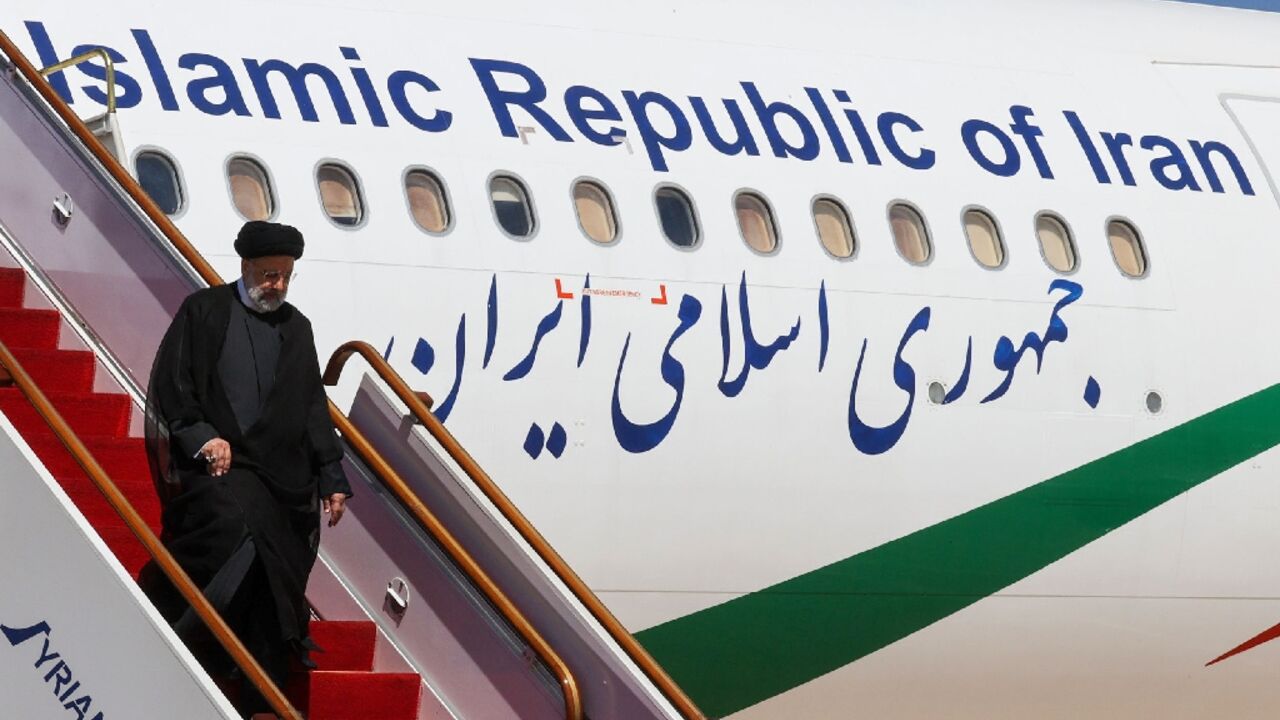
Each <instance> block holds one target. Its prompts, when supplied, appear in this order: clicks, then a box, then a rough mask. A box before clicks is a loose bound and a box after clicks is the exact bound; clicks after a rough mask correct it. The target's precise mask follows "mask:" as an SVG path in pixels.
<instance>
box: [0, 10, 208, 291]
mask: <svg viewBox="0 0 1280 720" xmlns="http://www.w3.org/2000/svg"><path fill="white" fill-rule="evenodd" d="M0 51H2V52H3V53H4V54H5V56H6V57H8V58H9V60H11V61H12V62H13V66H14V67H15V68H16V69H17V70H18V72H19V73H21V74H22V76H23V77H24V78H26V80H27V83H28V84H30V85H31V87H33V88H35V90H36V92H37V93H39V94H40V97H42V98H44V101H45V102H47V103H48V104H49V107H51V108H53V111H54V112H55V113H57V114H58V117H59V118H61V119H62V121H63V122H64V123H66V125H67V128H69V129H70V130H71V132H72V133H73V134H74V135H75V136H76V139H78V140H79V141H80V142H81V143H83V144H84V146H85V149H86V150H88V151H89V153H90V154H91V155H93V156H94V158H95V159H96V160H97V161H98V162H99V163H101V164H102V167H103V168H104V169H105V170H106V171H107V173H108V174H109V175H111V178H112V179H113V180H115V181H116V183H118V184H119V185H120V187H121V189H123V190H124V192H125V193H126V194H127V195H128V196H129V199H130V200H133V202H134V203H135V204H137V206H138V208H139V209H141V210H142V212H143V214H144V215H146V216H147V219H148V220H150V221H151V222H152V223H154V224H155V226H156V227H157V228H158V229H159V230H160V232H161V233H162V234H163V235H164V236H165V238H167V239H168V240H169V242H170V243H172V244H173V246H174V248H175V249H176V250H177V251H178V253H179V254H180V255H181V256H182V258H183V259H184V260H186V261H187V263H188V264H190V265H191V268H192V269H193V270H195V272H196V274H197V275H199V276H200V278H201V279H203V280H204V281H205V282H206V283H208V284H210V285H220V284H222V278H220V277H219V276H218V273H217V271H215V270H214V269H213V266H212V265H210V264H209V263H208V261H206V260H205V259H204V257H202V256H201V255H200V253H199V252H197V251H196V249H195V248H194V247H192V245H191V243H190V242H188V241H187V239H186V238H185V237H183V235H182V232H181V231H179V230H178V227H177V226H176V225H174V224H173V221H172V220H170V219H169V216H168V215H165V214H164V211H163V210H161V209H160V207H159V206H158V205H156V203H155V201H154V200H152V199H151V198H150V197H149V196H148V195H147V194H146V193H145V192H143V190H142V188H141V187H140V186H139V185H138V183H137V181H135V180H134V179H133V177H132V176H131V175H129V171H128V170H127V169H126V168H125V166H124V165H122V164H121V163H120V161H119V160H117V159H116V157H115V156H114V155H112V154H111V153H110V152H108V151H107V149H106V147H105V146H103V144H102V141H100V140H99V139H98V138H97V137H96V136H95V135H94V134H93V131H92V130H90V129H89V127H88V126H87V125H85V124H84V121H83V120H81V119H80V116H79V115H76V114H75V112H74V111H73V110H72V109H71V106H69V105H67V103H66V102H65V101H63V99H62V97H61V96H59V95H58V93H57V92H56V91H55V90H54V89H53V86H51V85H50V84H49V82H48V81H47V80H46V79H45V78H44V76H43V75H41V74H40V71H39V70H37V69H36V67H35V66H34V65H32V64H31V61H29V60H27V57H26V56H25V55H23V54H22V50H21V49H19V48H18V46H17V45H15V44H14V43H13V41H12V40H10V39H9V36H8V35H6V34H5V33H4V32H3V31H0Z"/></svg>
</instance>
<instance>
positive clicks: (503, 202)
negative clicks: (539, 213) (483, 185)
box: [489, 175, 534, 238]
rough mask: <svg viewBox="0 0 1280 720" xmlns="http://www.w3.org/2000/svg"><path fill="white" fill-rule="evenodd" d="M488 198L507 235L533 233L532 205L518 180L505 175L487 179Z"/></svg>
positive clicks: (520, 236) (524, 235) (518, 235)
mask: <svg viewBox="0 0 1280 720" xmlns="http://www.w3.org/2000/svg"><path fill="white" fill-rule="evenodd" d="M489 199H490V201H491V202H492V203H493V214H494V216H495V217H496V218H497V219H498V225H499V226H501V227H502V229H503V230H504V231H505V232H506V233H507V234H508V235H510V236H512V237H517V238H527V237H529V236H531V235H533V229H534V218H533V205H532V203H530V202H529V193H528V192H526V191H525V189H524V185H521V184H520V181H519V180H516V179H515V178H513V177H509V176H507V175H499V176H497V177H495V178H493V179H492V180H490V181H489Z"/></svg>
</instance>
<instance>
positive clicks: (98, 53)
mask: <svg viewBox="0 0 1280 720" xmlns="http://www.w3.org/2000/svg"><path fill="white" fill-rule="evenodd" d="M95 57H97V58H102V64H103V66H104V67H106V69H107V72H106V75H107V114H108V115H109V114H111V113H114V112H115V111H116V65H115V63H113V62H112V61H111V55H109V54H108V53H107V51H106V50H104V49H102V48H100V47H98V48H94V49H92V50H90V51H88V52H82V53H80V54H79V55H76V56H75V57H71V58H67V59H66V60H63V61H62V62H60V63H54V64H52V65H50V66H49V67H47V68H42V69H41V70H40V75H41V77H44V78H46V79H48V77H49V76H50V75H52V74H54V73H56V72H62V71H63V70H66V69H67V68H69V67H74V66H76V65H79V64H80V63H82V62H84V61H86V60H91V59H93V58H95Z"/></svg>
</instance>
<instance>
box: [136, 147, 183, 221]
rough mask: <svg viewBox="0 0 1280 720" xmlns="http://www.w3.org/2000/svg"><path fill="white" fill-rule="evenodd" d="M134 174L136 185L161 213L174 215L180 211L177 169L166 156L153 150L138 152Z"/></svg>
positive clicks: (180, 185) (181, 200)
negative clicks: (135, 175)
mask: <svg viewBox="0 0 1280 720" xmlns="http://www.w3.org/2000/svg"><path fill="white" fill-rule="evenodd" d="M134 172H135V173H136V174H137V176H138V184H139V185H141V186H142V189H143V190H145V191H146V193H147V195H148V196H149V197H150V198H151V199H152V200H153V201H155V204H156V205H157V206H158V207H159V208H160V211H161V212H163V213H164V214H165V215H175V214H177V213H178V211H179V210H181V209H182V205H183V200H184V198H183V193H182V181H181V180H180V179H179V178H178V167H177V166H176V165H174V163H173V160H170V159H169V156H168V155H165V154H164V153H162V152H157V151H154V150H147V151H145V152H140V153H138V156H137V157H136V158H135V159H134Z"/></svg>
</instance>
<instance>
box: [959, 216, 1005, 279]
mask: <svg viewBox="0 0 1280 720" xmlns="http://www.w3.org/2000/svg"><path fill="white" fill-rule="evenodd" d="M964 234H965V235H966V236H967V237H968V238H969V249H970V250H971V251H973V258H974V259H975V260H977V261H978V264H979V265H981V266H983V267H985V268H991V269H996V268H999V267H1000V266H1001V265H1003V264H1004V240H1003V239H1002V238H1001V237H1000V226H998V225H996V221H995V218H993V217H991V216H990V215H988V214H987V213H985V212H983V211H982V210H967V211H965V214H964Z"/></svg>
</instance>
